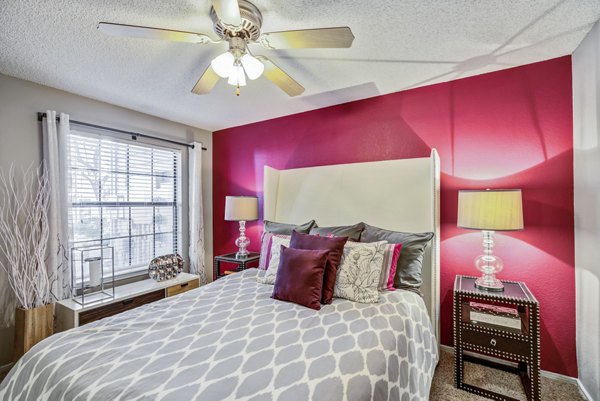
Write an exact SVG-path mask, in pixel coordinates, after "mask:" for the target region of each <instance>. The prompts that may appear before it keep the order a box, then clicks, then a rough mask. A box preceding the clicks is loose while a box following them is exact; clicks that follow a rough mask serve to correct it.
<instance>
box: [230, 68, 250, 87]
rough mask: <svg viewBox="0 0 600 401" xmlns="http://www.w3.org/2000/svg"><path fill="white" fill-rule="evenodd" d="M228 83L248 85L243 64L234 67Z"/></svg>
mask: <svg viewBox="0 0 600 401" xmlns="http://www.w3.org/2000/svg"><path fill="white" fill-rule="evenodd" d="M227 83H228V84H229V85H233V86H246V74H244V69H243V68H242V66H241V65H236V66H234V67H233V70H232V72H231V75H229V79H228V80H227Z"/></svg>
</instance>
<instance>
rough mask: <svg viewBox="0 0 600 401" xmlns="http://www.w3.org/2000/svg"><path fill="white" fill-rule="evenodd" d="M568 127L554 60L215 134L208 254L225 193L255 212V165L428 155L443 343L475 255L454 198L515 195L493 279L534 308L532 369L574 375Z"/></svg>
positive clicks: (219, 232) (566, 64)
mask: <svg viewBox="0 0 600 401" xmlns="http://www.w3.org/2000/svg"><path fill="white" fill-rule="evenodd" d="M258 100H259V99H257V107H260V102H259V101H258ZM282 101H285V99H284V98H282ZM572 120H573V117H572V96H571V57H570V56H565V57H561V58H557V59H553V60H548V61H544V62H540V63H535V64H530V65H526V66H521V67H517V68H512V69H508V70H504V71H499V72H494V73H490V74H484V75H479V76H476V77H470V78H465V79H460V80H457V81H452V82H447V83H441V84H437V85H431V86H427V87H422V88H417V89H412V90H407V91H403V92H398V93H393V94H389V95H384V96H378V97H374V98H370V99H365V100H359V101H355V102H351V103H346V104H342V105H337V106H332V107H327V108H324V109H319V110H313V111H309V112H305V113H301V114H296V115H291V116H286V117H282V118H277V119H273V120H268V121H263V122H259V123H255V124H249V125H245V126H241V127H235V128H230V129H225V130H222V131H219V132H216V133H215V135H214V138H213V146H214V154H213V160H214V166H213V204H214V216H213V217H214V240H215V242H214V243H215V245H214V252H215V254H221V253H225V252H231V251H233V250H234V245H233V241H234V239H235V238H236V233H237V225H236V224H235V223H232V222H225V221H224V220H223V213H224V203H225V196H226V195H257V196H259V198H260V202H261V208H262V187H263V166H264V165H269V166H272V167H275V168H278V169H287V168H297V167H307V166H319V165H329V164H338V163H354V162H366V161H375V160H388V159H401V158H410V157H426V156H428V155H429V153H430V149H431V148H433V147H435V148H436V149H437V150H438V152H439V153H440V157H441V163H442V195H441V220H442V227H441V303H442V339H441V340H442V343H443V344H447V345H452V286H453V282H454V277H455V275H456V274H470V275H474V274H476V273H477V271H476V270H475V268H474V265H473V259H474V258H475V257H476V256H477V255H478V254H479V253H480V251H481V234H480V233H478V232H474V231H469V230H464V229H459V228H457V227H456V208H457V191H458V189H469V188H521V189H522V190H523V199H524V214H525V230H523V231H520V232H510V233H502V234H498V235H497V241H496V243H497V246H496V253H497V254H499V255H500V256H501V257H502V258H503V259H504V262H505V269H504V271H503V272H502V273H501V274H500V277H501V278H504V279H510V280H523V281H525V282H526V283H527V284H528V286H529V287H530V289H531V290H532V292H533V293H534V294H535V296H536V297H537V299H538V300H539V301H540V303H541V315H542V319H541V331H542V339H541V346H542V368H543V369H546V370H550V371H553V372H557V373H562V374H566V375H569V376H573V377H576V376H577V363H576V353H575V274H574V231H573V224H574V222H573V134H572V127H573V121H572ZM406 190H407V191H409V190H410V188H407V189H406ZM353 223H356V222H355V221H349V222H348V224H353ZM260 232H261V223H260V222H252V223H248V232H247V234H249V236H250V238H251V240H252V244H251V246H250V248H251V249H252V250H256V251H257V250H258V249H259V247H260V244H259V242H260Z"/></svg>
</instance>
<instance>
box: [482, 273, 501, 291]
mask: <svg viewBox="0 0 600 401" xmlns="http://www.w3.org/2000/svg"><path fill="white" fill-rule="evenodd" d="M475 288H478V289H480V290H484V291H504V284H502V281H500V280H498V279H497V278H496V277H492V276H481V277H479V278H478V279H477V280H475Z"/></svg>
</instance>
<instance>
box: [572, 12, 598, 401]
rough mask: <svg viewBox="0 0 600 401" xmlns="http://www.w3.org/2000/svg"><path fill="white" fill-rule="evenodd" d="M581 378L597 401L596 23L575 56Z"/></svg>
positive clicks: (576, 239)
mask: <svg viewBox="0 0 600 401" xmlns="http://www.w3.org/2000/svg"><path fill="white" fill-rule="evenodd" d="M573 134H574V147H575V150H574V159H575V160H574V161H575V285H576V288H577V363H578V368H579V380H580V381H581V384H582V385H583V387H584V388H585V390H586V391H587V393H588V395H589V397H590V398H591V401H600V23H596V25H595V26H594V28H593V29H592V30H591V32H590V33H589V34H588V36H587V37H586V38H585V39H584V40H583V42H581V44H580V45H579V47H578V48H577V50H575V52H574V53H573Z"/></svg>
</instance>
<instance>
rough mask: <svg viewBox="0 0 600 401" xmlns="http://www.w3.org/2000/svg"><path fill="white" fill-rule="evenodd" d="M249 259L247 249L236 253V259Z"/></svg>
mask: <svg viewBox="0 0 600 401" xmlns="http://www.w3.org/2000/svg"><path fill="white" fill-rule="evenodd" d="M247 257H248V251H247V250H246V249H244V251H243V252H242V251H238V252H236V253H235V258H236V259H245V258H247Z"/></svg>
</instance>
